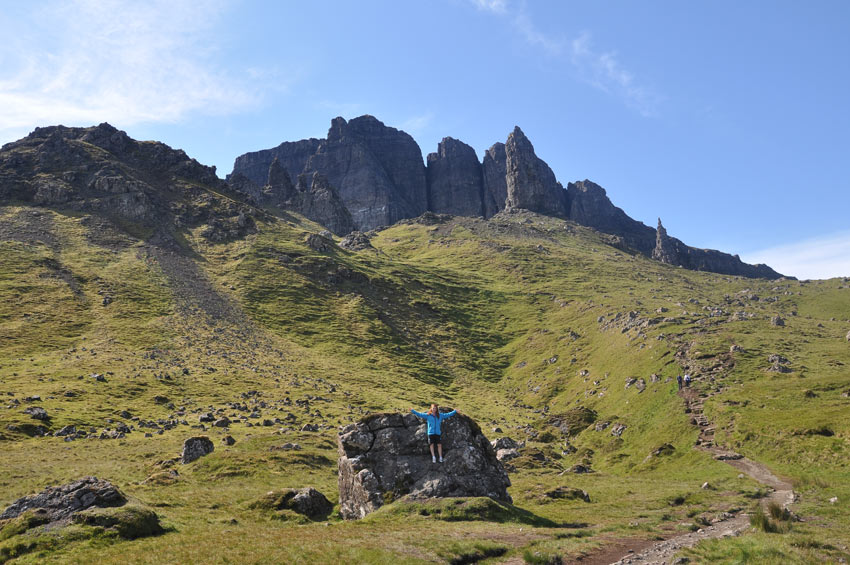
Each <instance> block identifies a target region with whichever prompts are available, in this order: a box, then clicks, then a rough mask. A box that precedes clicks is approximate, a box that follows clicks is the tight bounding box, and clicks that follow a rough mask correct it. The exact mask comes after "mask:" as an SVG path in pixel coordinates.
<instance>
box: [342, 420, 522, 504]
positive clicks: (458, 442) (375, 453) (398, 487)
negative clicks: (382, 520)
mask: <svg viewBox="0 0 850 565" xmlns="http://www.w3.org/2000/svg"><path fill="white" fill-rule="evenodd" d="M337 443H338V446H339V501H340V513H341V514H342V517H343V518H345V519H358V518H362V517H364V516H365V515H366V514H368V513H370V512H372V511H374V510H376V509H377V508H379V507H380V506H382V505H383V504H384V503H385V502H390V501H392V500H395V499H396V498H398V497H401V496H404V495H411V496H414V497H457V496H489V497H490V498H493V499H496V500H501V501H505V502H511V497H510V496H509V495H508V492H507V487H509V486H510V484H511V482H510V479H508V475H507V473H506V472H505V469H504V468H503V467H502V464H501V463H500V462H499V461H498V459H496V452H495V451H494V450H493V447H492V446H491V445H490V443H489V442H488V441H487V438H486V437H484V434H483V433H482V432H481V428H479V427H478V424H476V423H475V421H474V420H472V419H471V418H469V417H468V416H465V415H463V414H457V415H455V416H454V417H452V418H450V419H448V420H446V421H445V422H444V423H443V457H444V462H443V463H432V462H431V455H430V452H429V450H428V439H427V435H426V427H425V422H424V421H423V420H420V419H419V418H417V417H416V416H414V415H413V414H405V415H402V414H397V413H394V414H373V415H371V416H367V417H366V418H364V419H362V420H360V421H359V422H357V423H355V424H351V425H348V426H346V427H344V428H343V429H342V430H341V431H340V432H339V435H338V437H337Z"/></svg>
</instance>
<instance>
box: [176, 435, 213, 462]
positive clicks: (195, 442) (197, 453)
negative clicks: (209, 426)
mask: <svg viewBox="0 0 850 565" xmlns="http://www.w3.org/2000/svg"><path fill="white" fill-rule="evenodd" d="M213 451H215V446H214V445H213V442H212V440H210V438H208V437H206V436H200V437H190V438H189V439H187V440H186V441H184V442H183V453H182V454H181V455H180V462H181V463H182V464H184V465H186V464H187V463H191V462H192V461H196V460H197V459H200V458H201V457H203V456H204V455H209V454H210V453H212V452H213Z"/></svg>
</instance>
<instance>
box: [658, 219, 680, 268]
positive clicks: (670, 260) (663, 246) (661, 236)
mask: <svg viewBox="0 0 850 565" xmlns="http://www.w3.org/2000/svg"><path fill="white" fill-rule="evenodd" d="M652 258H653V259H655V260H656V261H661V262H662V263H667V264H668V265H678V264H679V253H678V252H677V251H676V247H675V246H674V245H673V241H672V240H671V239H670V237H669V236H668V235H667V230H666V229H664V226H663V225H662V224H661V218H658V227H657V228H656V230H655V249H653V250H652Z"/></svg>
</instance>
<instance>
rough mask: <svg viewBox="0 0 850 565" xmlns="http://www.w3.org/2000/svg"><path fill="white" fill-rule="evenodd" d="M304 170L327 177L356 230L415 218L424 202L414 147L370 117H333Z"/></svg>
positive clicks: (403, 135) (421, 168)
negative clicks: (324, 137)
mask: <svg viewBox="0 0 850 565" xmlns="http://www.w3.org/2000/svg"><path fill="white" fill-rule="evenodd" d="M304 172H305V173H313V172H320V173H322V174H323V175H325V176H326V177H327V178H328V181H329V182H330V184H331V185H333V186H334V187H335V188H336V189H337V190H338V191H339V194H340V196H341V197H342V201H343V202H344V203H345V206H346V207H347V208H348V210H349V212H350V213H351V216H352V218H353V219H354V224H355V227H356V228H357V229H359V230H361V231H365V230H369V229H373V228H376V227H379V226H385V225H391V224H394V223H395V222H397V221H398V220H400V219H402V218H412V217H416V216H418V215H419V214H421V213H422V212H424V211H425V210H426V209H427V206H428V198H427V189H426V183H425V167H424V166H423V164H422V152H421V150H420V149H419V145H417V143H416V142H415V141H414V140H413V138H412V137H410V136H409V135H408V134H406V133H404V132H403V131H399V130H397V129H395V128H391V127H387V126H385V125H384V124H383V123H381V122H380V121H378V120H377V119H376V118H374V117H372V116H361V117H359V118H355V119H353V120H351V121H350V122H346V121H345V120H344V119H343V118H334V120H333V121H332V122H331V128H330V131H329V132H328V137H327V139H326V140H324V141H322V143H321V144H320V145H319V147H318V148H317V150H316V153H315V154H314V155H313V156H312V157H310V159H309V161H308V162H307V164H306V166H305V168H304Z"/></svg>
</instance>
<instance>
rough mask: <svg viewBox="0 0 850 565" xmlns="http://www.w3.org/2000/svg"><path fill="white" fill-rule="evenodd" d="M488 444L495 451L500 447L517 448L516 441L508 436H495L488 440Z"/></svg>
mask: <svg viewBox="0 0 850 565" xmlns="http://www.w3.org/2000/svg"><path fill="white" fill-rule="evenodd" d="M490 445H492V446H493V449H495V450H496V451H498V450H500V449H517V448H518V447H519V445H518V444H517V442H515V441H514V440H512V439H511V438H509V437H500V438H496V439H494V440H493V441H491V442H490Z"/></svg>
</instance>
